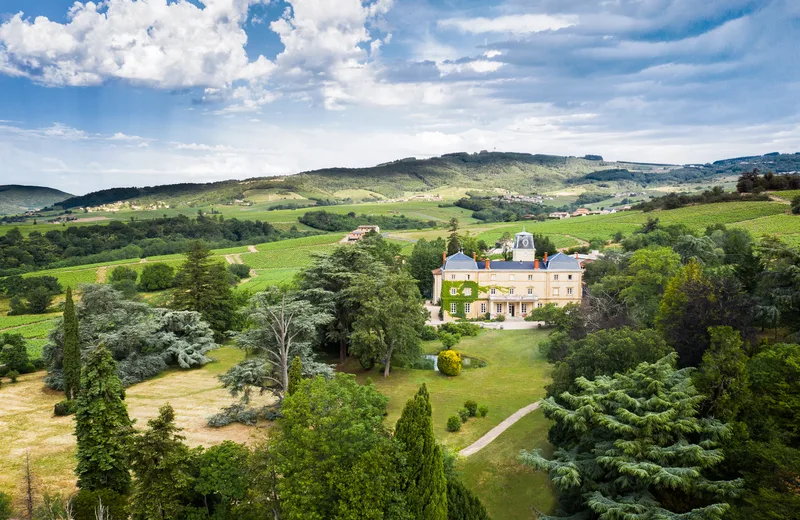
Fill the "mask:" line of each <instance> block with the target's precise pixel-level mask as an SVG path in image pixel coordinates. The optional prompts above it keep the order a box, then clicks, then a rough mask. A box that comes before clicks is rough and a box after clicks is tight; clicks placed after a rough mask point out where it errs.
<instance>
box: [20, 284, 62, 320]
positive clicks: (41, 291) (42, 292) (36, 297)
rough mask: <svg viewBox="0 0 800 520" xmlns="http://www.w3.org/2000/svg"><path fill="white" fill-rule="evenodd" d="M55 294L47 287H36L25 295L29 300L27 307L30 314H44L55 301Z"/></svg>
mask: <svg viewBox="0 0 800 520" xmlns="http://www.w3.org/2000/svg"><path fill="white" fill-rule="evenodd" d="M55 296H56V295H55V294H54V293H53V292H51V291H50V290H48V289H47V288H46V287H42V286H38V287H34V288H33V289H31V290H30V291H28V293H27V294H26V295H25V299H26V300H27V302H28V305H27V306H26V309H27V311H28V313H30V314H44V313H45V312H47V309H48V308H49V307H50V305H51V304H52V303H53V298H55Z"/></svg>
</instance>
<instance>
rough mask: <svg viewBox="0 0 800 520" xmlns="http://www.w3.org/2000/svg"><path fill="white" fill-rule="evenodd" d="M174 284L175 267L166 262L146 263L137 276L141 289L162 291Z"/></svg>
mask: <svg viewBox="0 0 800 520" xmlns="http://www.w3.org/2000/svg"><path fill="white" fill-rule="evenodd" d="M174 284H175V269H173V268H172V266H171V265H167V264H147V265H145V266H144V269H142V274H141V276H139V289H140V290H142V291H163V290H164V289H169V288H171V287H172V286H173V285H174Z"/></svg>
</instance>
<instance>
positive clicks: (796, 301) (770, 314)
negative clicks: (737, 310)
mask: <svg viewBox="0 0 800 520" xmlns="http://www.w3.org/2000/svg"><path fill="white" fill-rule="evenodd" d="M758 257H759V260H760V261H761V265H762V267H763V270H762V272H761V273H760V275H759V276H758V279H757V284H756V288H755V295H756V299H757V302H758V304H757V305H756V309H755V310H756V320H757V321H758V323H759V324H760V325H761V326H763V327H769V328H774V329H775V333H776V336H777V333H778V331H777V329H778V328H779V327H786V328H787V329H788V330H789V331H790V332H797V331H798V330H800V276H798V269H800V249H797V248H792V247H789V246H787V245H786V244H784V243H783V242H781V241H780V239H778V238H777V237H769V236H767V237H764V238H762V240H761V242H760V244H759V247H758Z"/></svg>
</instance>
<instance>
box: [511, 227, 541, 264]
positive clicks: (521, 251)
mask: <svg viewBox="0 0 800 520" xmlns="http://www.w3.org/2000/svg"><path fill="white" fill-rule="evenodd" d="M535 259H536V246H534V245H533V235H532V234H530V233H528V232H526V231H521V232H519V233H517V234H516V235H515V236H514V250H513V256H512V260H513V261H514V262H533V261H534V260H535Z"/></svg>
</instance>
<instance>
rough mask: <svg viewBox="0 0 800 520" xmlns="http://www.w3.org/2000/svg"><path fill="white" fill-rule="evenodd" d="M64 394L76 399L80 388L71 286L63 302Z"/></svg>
mask: <svg viewBox="0 0 800 520" xmlns="http://www.w3.org/2000/svg"><path fill="white" fill-rule="evenodd" d="M62 367H63V374H64V394H66V396H67V399H70V400H71V399H76V398H77V397H78V392H80V389H81V339H80V332H79V330H78V316H77V315H76V314H75V303H73V301H72V287H67V300H66V302H65V303H64V360H63V361H62Z"/></svg>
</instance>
